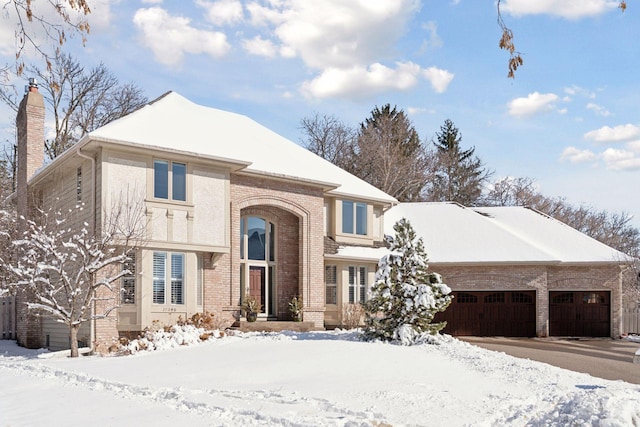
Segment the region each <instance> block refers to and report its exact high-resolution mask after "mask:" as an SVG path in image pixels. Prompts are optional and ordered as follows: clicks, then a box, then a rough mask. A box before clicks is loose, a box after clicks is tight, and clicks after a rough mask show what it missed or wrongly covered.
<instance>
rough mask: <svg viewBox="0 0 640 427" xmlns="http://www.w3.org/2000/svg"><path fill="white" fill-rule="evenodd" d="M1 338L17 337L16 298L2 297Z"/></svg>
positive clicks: (0, 305)
mask: <svg viewBox="0 0 640 427" xmlns="http://www.w3.org/2000/svg"><path fill="white" fill-rule="evenodd" d="M0 332H2V335H1V336H0V339H3V340H15V339H16V298H15V297H2V298H0Z"/></svg>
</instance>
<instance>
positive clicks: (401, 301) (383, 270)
mask: <svg viewBox="0 0 640 427" xmlns="http://www.w3.org/2000/svg"><path fill="white" fill-rule="evenodd" d="M393 229H394V230H395V232H396V235H395V237H393V236H386V241H387V243H388V245H389V250H390V253H389V254H388V255H385V256H384V257H383V258H382V259H380V262H379V263H378V271H377V272H376V282H375V284H374V285H373V287H372V289H371V292H372V295H371V298H370V299H369V300H368V301H367V302H366V303H365V311H366V319H365V336H367V337H368V338H371V339H382V340H385V341H397V342H400V343H402V344H405V345H410V344H413V343H415V342H417V341H419V340H420V339H421V338H422V337H424V336H425V335H435V334H436V333H438V332H439V331H440V330H442V328H444V326H445V324H446V323H445V322H441V323H431V322H432V321H433V317H434V316H435V314H436V313H438V312H440V311H444V310H445V309H446V308H447V306H448V305H449V303H450V302H451V299H452V296H451V295H450V294H451V289H450V288H449V287H448V286H447V285H445V284H444V283H442V277H441V276H440V275H439V274H437V273H433V272H429V271H428V268H429V266H428V264H427V261H428V259H427V254H426V252H425V250H424V244H423V242H422V239H421V238H418V239H416V233H415V231H414V230H413V227H412V226H411V224H410V223H409V221H407V220H406V219H404V218H403V219H401V220H400V221H398V222H397V223H396V224H395V225H394V226H393Z"/></svg>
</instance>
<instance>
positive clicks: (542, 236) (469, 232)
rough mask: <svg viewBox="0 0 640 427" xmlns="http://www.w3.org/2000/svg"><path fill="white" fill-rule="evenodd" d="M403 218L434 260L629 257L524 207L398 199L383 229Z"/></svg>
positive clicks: (533, 260) (597, 260)
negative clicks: (480, 205) (469, 205)
mask: <svg viewBox="0 0 640 427" xmlns="http://www.w3.org/2000/svg"><path fill="white" fill-rule="evenodd" d="M403 217H404V218H407V219H408V220H409V221H410V222H411V225H412V226H413V228H414V229H415V231H416V234H417V235H418V237H422V239H423V241H424V245H425V249H426V251H427V255H428V256H429V260H430V262H433V263H458V264H467V263H470V264H478V263H480V264H485V263H513V264H520V263H543V264H554V263H569V264H574V263H575V264H581V263H620V262H624V261H625V260H626V259H628V257H627V256H626V255H625V254H623V253H622V252H619V251H617V250H615V249H613V248H611V247H609V246H607V245H605V244H603V243H600V242H598V241H597V240H595V239H592V238H591V237H589V236H587V235H585V234H583V233H581V232H579V231H578V230H576V229H574V228H571V227H569V226H568V225H566V224H564V223H562V222H560V221H558V220H556V219H553V218H551V217H550V216H548V215H545V214H543V213H541V212H538V211H536V210H534V209H530V208H526V207H517V206H514V207H478V208H468V207H464V206H462V205H459V204H457V203H401V204H399V205H398V206H395V207H393V208H391V209H390V210H389V211H388V212H387V213H386V214H385V234H393V233H394V231H393V225H394V224H395V223H396V221H398V220H399V219H401V218H403Z"/></svg>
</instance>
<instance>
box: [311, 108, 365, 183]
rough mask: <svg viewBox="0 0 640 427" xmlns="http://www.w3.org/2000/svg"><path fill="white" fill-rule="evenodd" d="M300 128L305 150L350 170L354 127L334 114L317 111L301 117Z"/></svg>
mask: <svg viewBox="0 0 640 427" xmlns="http://www.w3.org/2000/svg"><path fill="white" fill-rule="evenodd" d="M300 129H301V130H302V132H303V133H304V137H305V139H304V140H303V145H304V146H305V147H306V148H307V150H309V151H311V152H312V153H315V154H317V155H318V156H320V157H322V158H323V159H325V160H328V161H330V162H331V163H333V164H334V165H337V166H339V167H341V168H342V169H345V170H347V171H349V172H351V170H350V169H351V168H352V166H353V154H354V153H353V147H354V145H355V142H356V135H357V133H356V131H355V130H354V129H352V128H351V127H349V126H347V125H345V124H344V123H343V122H342V121H341V120H340V119H338V118H337V117H335V116H328V115H319V114H318V113H316V114H315V115H314V116H313V117H305V118H303V119H302V120H301V121H300Z"/></svg>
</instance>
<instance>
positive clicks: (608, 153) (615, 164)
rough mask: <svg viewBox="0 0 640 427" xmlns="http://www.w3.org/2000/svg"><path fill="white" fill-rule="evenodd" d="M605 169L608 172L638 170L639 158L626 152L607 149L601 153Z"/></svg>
mask: <svg viewBox="0 0 640 427" xmlns="http://www.w3.org/2000/svg"><path fill="white" fill-rule="evenodd" d="M602 159H603V160H604V162H605V164H606V166H607V169H610V170H638V169H640V158H638V157H636V156H635V154H634V153H633V152H631V151H627V150H618V149H615V148H607V149H606V150H605V151H604V152H603V153H602Z"/></svg>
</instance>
